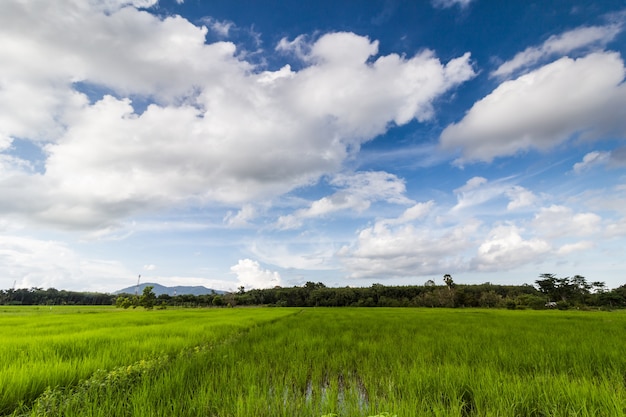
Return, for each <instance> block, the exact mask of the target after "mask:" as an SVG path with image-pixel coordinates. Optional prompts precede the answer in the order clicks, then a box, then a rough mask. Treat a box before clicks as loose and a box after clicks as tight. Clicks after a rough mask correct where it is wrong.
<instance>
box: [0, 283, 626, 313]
mask: <svg viewBox="0 0 626 417" xmlns="http://www.w3.org/2000/svg"><path fill="white" fill-rule="evenodd" d="M146 288H147V290H146V289H144V292H143V294H141V295H135V294H120V295H113V294H101V293H92V292H75V291H65V290H56V289H54V288H49V289H47V290H44V289H41V288H31V289H17V290H16V289H12V290H5V291H0V304H4V305H6V304H19V305H116V306H117V307H120V308H131V307H132V308H136V307H145V308H166V307H223V306H231V307H234V306H259V305H263V306H274V307H449V308H462V307H482V308H509V309H526V308H530V309H544V308H559V309H568V308H625V307H626V285H623V286H621V287H618V288H615V289H613V290H609V289H607V288H606V285H605V284H604V283H603V282H588V281H587V280H586V278H584V277H582V276H580V275H575V276H574V277H571V278H570V277H564V278H559V277H557V276H556V275H554V274H541V275H540V276H539V279H538V280H536V281H535V285H534V286H533V285H528V284H524V285H497V284H491V283H484V284H478V285H465V284H456V283H455V282H454V280H453V278H452V276H451V275H449V274H446V275H444V277H443V280H442V285H437V283H435V282H434V281H432V280H429V281H427V282H426V283H425V284H424V285H407V286H386V285H382V284H373V285H372V286H370V287H339V288H338V287H327V286H326V285H324V284H323V283H321V282H317V283H315V282H307V283H306V284H304V285H303V286H294V287H274V288H267V289H252V290H248V291H246V289H245V288H244V287H239V289H238V291H236V292H231V293H227V294H222V295H220V294H207V295H197V296H195V295H185V294H183V295H176V296H170V295H167V294H162V295H159V296H158V297H157V296H155V295H154V293H152V289H151V288H149V287H146Z"/></svg>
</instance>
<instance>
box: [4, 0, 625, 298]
mask: <svg viewBox="0 0 626 417" xmlns="http://www.w3.org/2000/svg"><path fill="white" fill-rule="evenodd" d="M625 29H626V8H624V4H623V2H622V1H602V2H588V1H572V0H568V1H538V2H532V1H527V0H520V1H508V2H504V3H503V2H494V1H486V0H432V1H392V0H383V1H373V0H372V1H368V2H357V1H344V2H336V1H333V2H327V1H318V2H308V3H307V2H305V3H303V2H295V1H294V2H290V1H273V2H255V1H211V2H205V1H200V0H185V1H181V0H176V1H174V0H162V1H156V0H106V1H104V0H103V1H95V0H92V1H88V0H82V1H80V0H59V1H57V2H54V4H52V3H50V2H48V1H44V0H30V1H18V0H4V1H3V2H2V3H1V4H0V44H2V45H3V47H2V48H0V62H2V65H0V288H12V287H13V286H14V285H15V286H16V287H23V288H26V287H43V288H48V287H55V288H59V289H72V290H94V291H107V292H109V291H114V290H117V289H119V288H122V287H126V286H129V285H132V284H133V283H134V282H135V280H136V279H137V275H139V274H141V275H142V280H143V281H153V282H159V283H161V284H164V285H205V286H207V287H212V288H216V289H221V290H229V289H230V290H234V289H236V288H237V287H239V286H242V285H243V286H244V287H246V288H264V287H271V286H275V285H281V286H292V285H302V284H303V283H305V282H306V281H315V282H320V281H321V282H323V283H325V284H326V285H328V286H369V285H371V284H373V283H382V284H386V285H407V284H423V283H424V282H425V281H426V280H428V279H434V280H435V281H436V282H439V283H442V281H441V278H442V276H443V275H444V274H451V275H452V276H453V277H454V279H455V282H458V283H466V284H472V283H483V282H492V283H498V284H523V283H530V284H532V283H533V282H534V280H535V279H537V277H538V275H539V274H541V273H554V274H556V275H558V276H572V275H575V274H580V275H583V276H585V277H587V279H588V280H589V281H604V282H605V283H606V284H607V285H608V286H609V287H612V288H613V287H617V286H620V285H624V284H626V280H625V278H624V272H625V268H624V262H623V256H624V246H625V243H626V206H625V205H624V202H625V201H626V175H625V168H626V147H625V146H624V145H625V143H624V139H626V85H625V84H624V76H625V73H626V70H625V66H624V57H625V55H626V30H625Z"/></svg>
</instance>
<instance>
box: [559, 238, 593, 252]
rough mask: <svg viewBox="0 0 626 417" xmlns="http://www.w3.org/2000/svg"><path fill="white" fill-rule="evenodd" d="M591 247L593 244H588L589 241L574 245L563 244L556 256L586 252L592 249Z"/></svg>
mask: <svg viewBox="0 0 626 417" xmlns="http://www.w3.org/2000/svg"><path fill="white" fill-rule="evenodd" d="M593 247H594V244H593V242H590V241H581V242H576V243H568V244H565V245H563V246H561V247H560V248H559V249H558V250H557V254H559V255H569V254H571V253H574V252H580V251H588V250H590V249H592V248H593Z"/></svg>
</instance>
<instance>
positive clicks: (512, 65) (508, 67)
mask: <svg viewBox="0 0 626 417" xmlns="http://www.w3.org/2000/svg"><path fill="white" fill-rule="evenodd" d="M622 27H623V25H622V23H611V24H608V25H605V26H584V27H579V28H576V29H573V30H570V31H567V32H564V33H562V34H559V35H553V36H550V37H549V38H548V39H547V40H546V41H545V42H544V43H543V44H541V45H539V46H533V47H529V48H526V49H525V50H524V51H522V52H519V53H518V54H516V55H515V57H513V59H511V60H510V61H506V62H504V63H503V64H501V65H500V66H499V67H498V68H497V69H496V70H495V71H493V72H492V73H491V76H492V77H508V76H510V75H511V74H513V73H515V72H517V71H519V70H523V69H526V68H528V67H530V66H532V65H534V64H536V63H538V62H540V61H542V60H544V59H547V58H551V57H554V56H562V55H566V54H568V53H570V52H572V51H575V50H578V49H582V48H589V47H596V48H597V47H602V46H604V45H606V44H608V43H609V42H611V41H612V40H613V39H615V37H616V36H617V35H618V34H619V33H620V32H621V31H622Z"/></svg>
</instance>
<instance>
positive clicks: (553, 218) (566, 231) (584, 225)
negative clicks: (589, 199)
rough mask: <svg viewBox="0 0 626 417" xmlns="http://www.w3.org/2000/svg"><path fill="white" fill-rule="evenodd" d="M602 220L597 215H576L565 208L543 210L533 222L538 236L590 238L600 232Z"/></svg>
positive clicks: (557, 206) (554, 206)
mask: <svg viewBox="0 0 626 417" xmlns="http://www.w3.org/2000/svg"><path fill="white" fill-rule="evenodd" d="M601 222H602V218H601V217H600V216H598V215H597V214H595V213H574V211H573V210H572V209H570V208H569V207H565V206H559V205H552V206H550V207H544V208H542V209H541V210H540V211H539V212H538V213H537V214H536V215H535V218H534V219H533V221H532V225H533V227H534V229H535V230H536V231H537V233H538V234H540V235H542V236H546V237H550V238H555V237H572V236H588V235H592V234H594V233H597V232H599V231H600V226H601Z"/></svg>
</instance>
